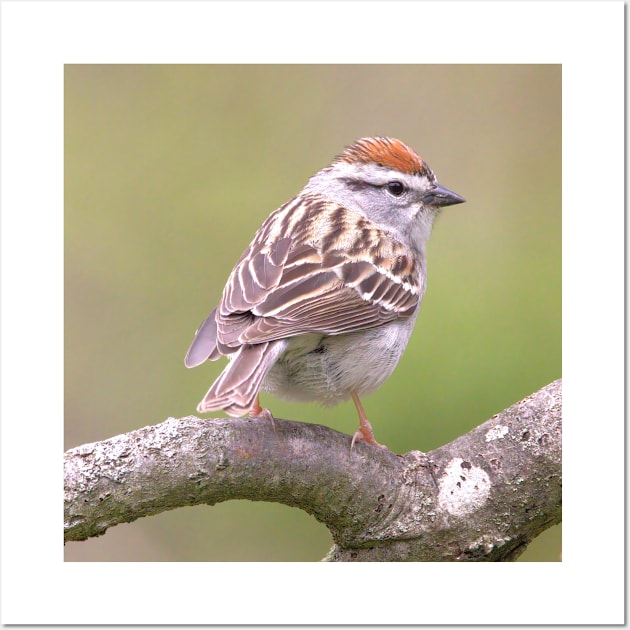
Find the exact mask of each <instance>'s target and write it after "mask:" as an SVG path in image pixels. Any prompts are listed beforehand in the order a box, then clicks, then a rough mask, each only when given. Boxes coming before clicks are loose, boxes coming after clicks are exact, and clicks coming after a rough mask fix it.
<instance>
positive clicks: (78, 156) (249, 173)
mask: <svg viewBox="0 0 630 630" xmlns="http://www.w3.org/2000/svg"><path fill="white" fill-rule="evenodd" d="M367 135H390V136H394V137H398V138H400V139H401V140H403V141H404V142H406V143H407V144H409V145H410V146H412V147H413V148H414V149H415V150H416V151H417V152H418V153H420V155H422V156H423V157H424V158H425V159H426V161H427V162H428V163H429V165H430V166H431V167H432V169H433V170H434V171H435V172H436V174H437V176H438V179H439V181H440V182H441V183H442V184H444V185H445V186H447V187H449V188H451V189H452V190H454V191H456V192H457V193H459V194H461V195H463V196H464V197H465V198H466V199H467V203H466V204H463V205H460V206H455V207H452V208H446V209H445V210H444V211H443V212H442V215H441V216H440V218H439V219H438V221H437V222H436V225H435V228H434V231H433V236H432V238H431V241H430V243H429V248H428V274H429V277H428V290H427V294H426V296H425V299H424V303H423V307H422V312H421V314H420V317H419V319H418V324H417V325H416V329H415V331H414V335H413V336H412V339H411V342H410V344H409V346H408V348H407V351H406V353H405V355H404V356H403V359H402V361H401V363H400V364H399V367H398V369H397V370H396V371H395V372H394V375H393V376H392V377H391V378H390V380H389V381H388V382H387V383H386V384H385V385H384V386H383V387H382V388H381V389H380V390H379V391H378V392H376V393H374V394H373V395H372V396H370V397H367V398H366V399H365V400H364V405H365V407H366V411H367V413H368V416H369V418H370V419H371V421H372V424H373V426H374V430H375V434H376V437H377V439H378V440H379V441H380V442H382V443H384V444H387V445H388V446H389V447H390V448H391V449H392V450H394V451H396V452H400V453H402V452H406V451H409V450H411V449H420V450H423V451H428V450H431V449H433V448H435V447H437V446H439V445H441V444H444V443H446V442H448V441H450V440H452V439H453V438H455V437H456V436H458V435H460V434H461V433H463V432H466V431H467V430H470V429H471V428H473V427H475V426H476V425H478V424H479V423H481V422H482V421H484V420H486V419H488V418H490V417H491V416H492V415H493V414H494V413H496V412H498V411H500V410H502V409H504V408H505V407H507V406H509V405H511V404H512V403H515V402H517V401H518V400H520V399H521V398H523V397H524V396H526V395H528V394H530V393H531V392H533V391H535V390H537V389H539V388H540V387H542V386H544V385H546V384H547V383H549V382H550V381H552V380H554V379H556V378H559V377H560V376H561V66H559V65H435V66H432V65H427V66H424V65H351V66H350V65H312V66H304V65H260V66H256V65H191V66H174V65H168V66H160V65H152V66H146V65H142V66H141V65H135V66H134V65H124V66H122V65H116V66H111V65H86V66H78V65H69V66H66V69H65V445H66V448H71V447H74V446H77V445H79V444H83V443H85V442H92V441H96V440H102V439H105V438H108V437H111V436H113V435H116V434H118V433H124V432H127V431H130V430H133V429H137V428H139V427H142V426H146V425H148V424H157V423H159V422H161V421H163V420H164V419H166V418H167V417H169V416H174V417H181V416H186V415H190V414H194V413H195V407H196V405H197V403H198V402H199V400H200V399H201V398H202V396H203V395H204V394H205V392H206V390H207V388H208V387H209V385H210V384H211V383H212V381H213V379H214V378H215V377H216V376H218V374H219V372H220V371H221V369H222V367H223V362H217V363H212V364H210V363H208V364H206V365H204V366H201V367H199V368H197V369H195V370H187V369H186V368H185V367H184V363H183V359H184V354H185V352H186V350H187V348H188V345H189V343H190V341H191V340H192V337H193V334H194V332H195V329H196V328H197V326H198V324H199V323H200V322H201V320H202V319H203V318H204V317H205V316H206V315H207V314H208V312H209V311H210V310H211V309H212V308H213V307H214V305H215V304H216V302H217V301H218V299H219V297H220V294H221V291H222V289H223V286H224V283H225V280H226V279H227V276H228V274H229V272H230V271H231V269H232V266H233V265H234V263H235V262H236V260H237V259H238V257H239V256H240V255H241V253H242V251H243V250H244V249H245V247H246V246H247V245H248V243H249V242H250V240H251V238H252V236H253V235H254V232H255V231H256V229H257V228H258V226H259V225H260V223H261V222H262V221H263V219H264V218H265V217H266V216H267V215H268V214H269V213H270V212H271V211H272V210H274V209H275V208H276V207H278V206H279V205H280V204H282V203H283V202H284V201H286V200H288V199H289V198H290V197H292V196H293V195H295V194H296V193H297V192H298V191H299V190H300V189H301V187H302V186H303V185H304V183H305V182H306V180H307V179H308V177H309V176H310V175H312V174H313V173H314V172H316V171H317V170H319V169H320V168H321V167H323V166H324V165H326V164H327V163H328V162H329V161H330V159H331V158H332V157H333V156H334V155H336V154H338V153H339V152H340V151H341V150H342V149H343V147H344V146H345V145H347V144H349V143H351V142H353V141H354V140H356V139H357V138H359V137H362V136H367ZM264 404H265V405H268V406H270V407H271V409H272V410H273V412H274V415H275V416H276V417H279V418H289V419H293V420H301V421H306V422H308V421H316V422H319V423H321V424H326V425H328V426H330V427H333V428H334V429H337V430H339V431H343V432H345V433H350V434H351V433H353V432H354V431H355V429H356V425H357V417H356V412H355V410H354V408H353V406H352V403H351V402H349V403H345V404H343V405H340V406H339V407H336V408H333V409H323V410H322V409H320V408H318V407H317V406H315V405H309V404H289V403H285V402H282V401H279V400H277V399H272V398H271V397H269V396H267V398H266V399H264ZM330 546H331V538H330V535H329V534H328V531H327V530H326V528H325V527H324V526H323V525H321V524H320V523H317V522H316V521H315V520H314V519H313V518H312V517H310V516H308V515H307V514H305V513H303V512H301V511H299V510H297V509H294V508H288V507H284V506H280V505H275V504H265V503H253V502H248V501H231V502H228V503H224V504H221V505H217V506H214V507H208V506H198V507H195V508H187V509H180V510H175V511H172V512H167V513H164V514H160V515H157V516H153V517H150V518H144V519H140V520H139V521H136V522H135V523H131V524H129V525H120V526H118V527H115V528H113V529H111V530H109V531H108V532H107V533H106V534H105V535H104V536H102V537H101V538H98V539H93V540H89V541H86V542H81V543H69V544H67V545H66V547H65V558H66V560H69V561H88V560H89V561H103V560H112V561H133V560H138V561H212V560H216V561H230V560H234V561H237V560H252V561H269V560H276V561H307V560H319V559H321V558H322V557H323V556H324V555H325V554H326V552H327V551H328V549H329V548H330ZM560 549H561V539H560V527H555V528H552V529H551V530H548V531H547V532H545V533H544V534H543V535H542V536H541V537H539V538H538V539H537V540H536V541H535V542H534V543H533V544H532V545H531V546H530V548H529V549H528V550H527V552H526V553H525V554H524V555H523V556H522V560H523V561H527V560H529V561H558V560H560Z"/></svg>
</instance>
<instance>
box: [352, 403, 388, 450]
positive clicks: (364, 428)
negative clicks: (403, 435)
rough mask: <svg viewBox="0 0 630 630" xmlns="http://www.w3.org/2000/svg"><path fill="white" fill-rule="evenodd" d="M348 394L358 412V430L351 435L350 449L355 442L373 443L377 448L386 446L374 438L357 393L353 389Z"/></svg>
mask: <svg viewBox="0 0 630 630" xmlns="http://www.w3.org/2000/svg"><path fill="white" fill-rule="evenodd" d="M350 394H351V395H352V400H353V401H354V406H355V407H356V408H357V412H358V414H359V430H358V431H357V432H356V433H355V434H354V435H353V436H352V443H351V444H350V450H352V449H353V448H354V443H355V442H367V443H368V444H373V445H374V446H378V447H379V448H387V446H385V445H384V444H379V443H378V442H377V441H376V440H375V439H374V431H372V425H371V424H370V422H369V421H368V419H367V416H366V415H365V409H363V405H362V404H361V401H360V400H359V396H358V395H357V393H356V392H355V391H351V392H350Z"/></svg>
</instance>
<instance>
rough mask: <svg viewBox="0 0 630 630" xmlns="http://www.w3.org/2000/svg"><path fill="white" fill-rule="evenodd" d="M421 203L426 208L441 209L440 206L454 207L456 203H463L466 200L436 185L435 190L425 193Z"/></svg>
mask: <svg viewBox="0 0 630 630" xmlns="http://www.w3.org/2000/svg"><path fill="white" fill-rule="evenodd" d="M422 201H423V203H424V204H425V205H426V206H438V207H439V208H441V207H442V206H454V205H455V204H457V203H464V202H465V201H466V200H465V199H464V198H463V197H460V196H459V195H458V194H457V193H454V192H453V191H452V190H449V189H448V188H445V187H444V186H441V185H440V184H436V186H435V188H432V189H431V190H429V191H428V192H427V194H426V195H425V196H424V198H423V200H422Z"/></svg>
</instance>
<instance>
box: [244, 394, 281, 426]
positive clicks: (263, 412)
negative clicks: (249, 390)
mask: <svg viewBox="0 0 630 630" xmlns="http://www.w3.org/2000/svg"><path fill="white" fill-rule="evenodd" d="M249 417H250V418H254V417H258V418H265V420H271V426H272V427H273V430H274V432H275V430H276V423H275V422H274V417H273V414H272V413H271V411H270V410H269V409H263V408H262V407H261V406H260V394H256V398H255V399H254V404H253V405H252V407H251V409H250V410H249Z"/></svg>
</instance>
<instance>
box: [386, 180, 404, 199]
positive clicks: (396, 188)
mask: <svg viewBox="0 0 630 630" xmlns="http://www.w3.org/2000/svg"><path fill="white" fill-rule="evenodd" d="M387 190H388V191H389V193H390V194H392V195H394V197H400V195H402V194H403V193H404V192H405V185H404V184H403V183H402V182H399V181H398V180H397V179H395V180H393V181H391V182H387Z"/></svg>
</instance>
